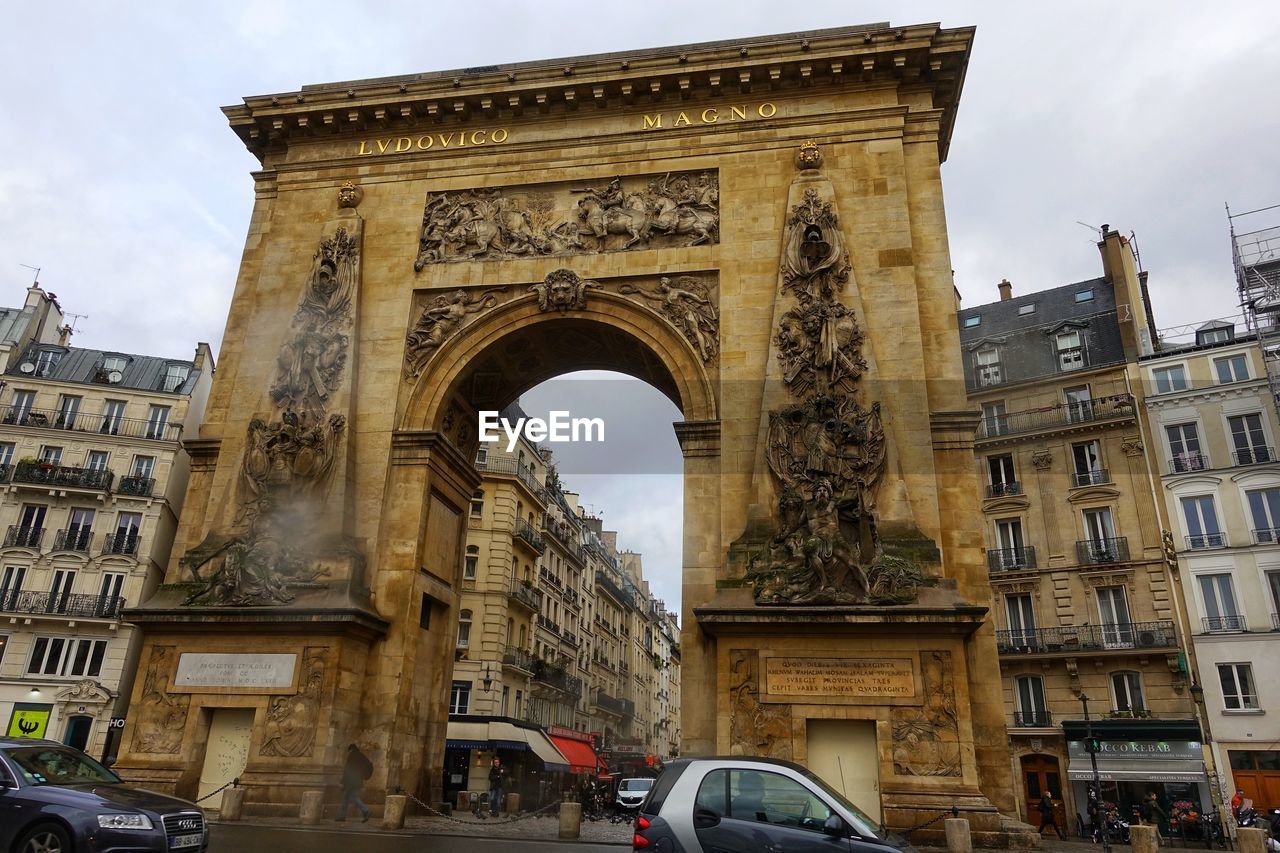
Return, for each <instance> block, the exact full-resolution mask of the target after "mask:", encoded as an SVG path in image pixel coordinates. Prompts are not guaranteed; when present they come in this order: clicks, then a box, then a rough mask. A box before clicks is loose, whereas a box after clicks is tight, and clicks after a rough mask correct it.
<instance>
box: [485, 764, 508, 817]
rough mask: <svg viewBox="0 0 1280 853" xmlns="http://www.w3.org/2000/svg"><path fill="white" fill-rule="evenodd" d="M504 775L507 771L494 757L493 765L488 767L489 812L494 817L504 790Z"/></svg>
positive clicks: (500, 803)
mask: <svg viewBox="0 0 1280 853" xmlns="http://www.w3.org/2000/svg"><path fill="white" fill-rule="evenodd" d="M506 775H507V771H505V770H503V769H502V762H501V761H499V760H498V759H497V757H496V756H495V757H494V759H493V764H492V765H491V766H490V767H489V811H490V812H492V813H493V814H495V815H496V814H497V813H498V809H499V807H501V805H502V794H503V791H504V790H505V789H506Z"/></svg>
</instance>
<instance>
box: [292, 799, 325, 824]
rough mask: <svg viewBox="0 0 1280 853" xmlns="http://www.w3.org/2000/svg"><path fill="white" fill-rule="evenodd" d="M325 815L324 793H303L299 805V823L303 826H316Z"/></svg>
mask: <svg viewBox="0 0 1280 853" xmlns="http://www.w3.org/2000/svg"><path fill="white" fill-rule="evenodd" d="M323 814H324V791H303V792H302V800H301V802H300V803H299V805H298V822H299V823H301V824H302V825H303V826H315V825H316V824H317V823H319V822H320V818H321V816H322V815H323Z"/></svg>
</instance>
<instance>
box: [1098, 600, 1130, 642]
mask: <svg viewBox="0 0 1280 853" xmlns="http://www.w3.org/2000/svg"><path fill="white" fill-rule="evenodd" d="M1095 595H1096V596H1097V599H1098V619H1099V622H1101V624H1102V644H1103V646H1105V647H1106V648H1109V649H1115V648H1121V649H1123V648H1130V647H1132V646H1133V622H1132V621H1131V620H1130V619H1129V602H1128V599H1127V597H1126V595H1125V590H1124V587H1122V586H1100V587H1098V588H1097V590H1096V592H1095Z"/></svg>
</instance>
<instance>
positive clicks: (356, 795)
mask: <svg viewBox="0 0 1280 853" xmlns="http://www.w3.org/2000/svg"><path fill="white" fill-rule="evenodd" d="M372 775H373V762H372V761H370V760H369V757H368V756H367V755H365V754H364V753H363V752H361V751H360V747H358V746H356V745H355V744H354V743H353V744H350V745H349V746H348V747H347V760H346V763H345V764H343V765H342V806H341V807H340V808H339V809H338V816H337V817H335V818H334V820H335V821H339V822H341V821H344V820H346V819H347V811H348V810H349V809H350V808H351V804H352V803H355V804H356V808H357V809H359V810H360V814H361V815H363V817H362V818H361V822H365V821H368V820H369V813H370V811H369V807H368V806H366V805H365V804H364V800H362V799H360V790H361V789H362V788H364V783H365V782H366V781H368V779H369V777H370V776H372Z"/></svg>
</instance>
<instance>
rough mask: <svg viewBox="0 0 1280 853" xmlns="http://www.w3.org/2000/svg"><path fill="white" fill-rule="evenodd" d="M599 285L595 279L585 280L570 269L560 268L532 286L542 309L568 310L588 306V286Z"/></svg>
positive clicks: (562, 311) (539, 307)
mask: <svg viewBox="0 0 1280 853" xmlns="http://www.w3.org/2000/svg"><path fill="white" fill-rule="evenodd" d="M588 287H599V285H598V284H596V283H595V282H594V281H585V280H583V278H582V277H581V276H579V275H578V274H577V273H576V272H574V271H573V270H570V269H564V268H561V269H558V270H554V271H552V272H550V273H547V277H546V278H545V279H543V280H542V281H540V282H538V283H537V284H535V285H532V286H530V288H529V289H530V290H532V291H533V292H534V293H535V294H536V295H537V297H538V309H539V310H540V311H559V312H560V313H561V314H564V313H565V312H567V311H572V310H575V309H582V308H586V307H587V288H588Z"/></svg>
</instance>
